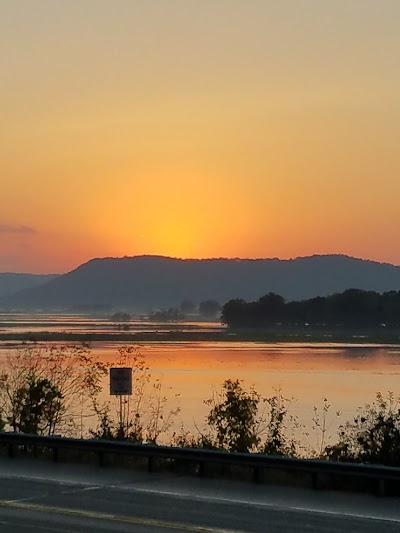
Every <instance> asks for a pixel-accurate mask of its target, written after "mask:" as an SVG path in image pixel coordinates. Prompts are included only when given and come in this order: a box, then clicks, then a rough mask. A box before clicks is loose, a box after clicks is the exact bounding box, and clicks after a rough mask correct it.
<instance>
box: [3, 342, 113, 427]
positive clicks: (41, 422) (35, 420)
mask: <svg viewBox="0 0 400 533" xmlns="http://www.w3.org/2000/svg"><path fill="white" fill-rule="evenodd" d="M106 375H107V365H106V364H104V363H102V362H101V361H99V360H98V359H97V358H96V357H95V356H93V355H92V353H91V350H90V348H89V346H87V345H85V344H82V345H76V346H67V345H61V346H56V345H50V346H49V345H42V344H36V343H33V344H24V345H23V346H22V347H21V348H18V349H16V350H13V351H12V352H10V353H9V355H8V356H7V357H6V359H5V361H4V363H3V365H2V368H1V372H0V407H1V411H2V414H3V418H4V420H5V422H6V424H7V425H8V426H9V427H11V428H12V429H13V430H15V431H24V432H26V431H30V432H34V433H39V434H47V435H53V434H55V433H63V434H74V435H76V434H77V433H78V434H80V435H81V436H82V435H83V425H84V424H83V420H84V419H85V418H86V417H89V416H91V415H92V414H93V403H94V401H95V399H96V397H97V395H98V394H99V393H100V391H101V384H102V379H103V378H104V377H105V376H106ZM6 427H7V426H6Z"/></svg>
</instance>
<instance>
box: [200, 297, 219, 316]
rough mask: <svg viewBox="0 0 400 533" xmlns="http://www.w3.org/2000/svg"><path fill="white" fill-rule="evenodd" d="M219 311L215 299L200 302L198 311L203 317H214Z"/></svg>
mask: <svg viewBox="0 0 400 533" xmlns="http://www.w3.org/2000/svg"><path fill="white" fill-rule="evenodd" d="M220 311H221V306H220V304H219V303H218V302H217V301H215V300H205V301H204V302H200V305H199V313H200V315H201V316H203V317H204V318H210V319H211V318H216V316H217V315H218V313H219V312H220Z"/></svg>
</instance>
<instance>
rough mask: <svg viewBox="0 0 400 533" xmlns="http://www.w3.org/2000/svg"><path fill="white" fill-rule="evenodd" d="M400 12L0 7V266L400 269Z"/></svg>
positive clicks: (393, 2) (171, 3) (374, 3)
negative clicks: (371, 265)
mask: <svg viewBox="0 0 400 533" xmlns="http://www.w3.org/2000/svg"><path fill="white" fill-rule="evenodd" d="M399 24H400V2H399V0H335V1H334V2H332V1H331V0H279V1H276V0H70V1H69V2H64V1H62V0H35V1H30V0H0V72H1V83H0V272H33V273H58V272H60V273H61V272H67V271H70V270H72V269H74V268H76V267H77V266H78V265H79V264H81V263H83V262H86V261H88V260H90V259H91V258H93V257H110V256H113V257H120V256H133V255H142V254H156V255H168V256H172V257H182V258H206V257H243V258H245V257H248V258H261V257H262V258H269V257H280V258H282V259H285V258H292V257H298V256H306V255H312V254H330V253H342V254H348V255H352V256H355V257H362V258H366V259H373V260H376V261H383V262H390V263H394V264H400V246H399V245H398V230H399V226H400V224H399V222H400V210H399V199H400V149H399V146H398V143H399V138H400V98H399V94H400V32H399V31H398V28H399Z"/></svg>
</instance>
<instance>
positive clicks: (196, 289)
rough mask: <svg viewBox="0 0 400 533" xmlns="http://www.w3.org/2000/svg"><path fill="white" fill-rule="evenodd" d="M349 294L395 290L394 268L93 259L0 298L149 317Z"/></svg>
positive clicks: (16, 303) (324, 262)
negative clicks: (172, 309)
mask: <svg viewBox="0 0 400 533" xmlns="http://www.w3.org/2000/svg"><path fill="white" fill-rule="evenodd" d="M349 288H358V289H365V290H375V291H378V292H384V291H389V290H399V289H400V267H398V266H394V265H389V264H383V263H377V262H373V261H366V260H362V259H355V258H352V257H348V256H343V255H325V256H317V255H316V256H311V257H302V258H297V259H291V260H280V259H254V260H252V259H202V260H194V259H171V258H168V257H160V256H137V257H124V258H120V259H115V258H104V259H93V260H91V261H89V262H88V263H85V264H83V265H81V266H79V267H78V268H77V269H75V270H73V271H72V272H70V273H68V274H64V275H62V276H59V277H57V278H55V279H52V280H51V281H49V282H48V283H46V284H44V285H41V286H38V287H34V288H29V289H25V290H23V291H20V292H18V293H16V294H13V295H11V296H7V297H4V298H2V299H0V306H1V307H5V306H7V307H9V308H13V309H21V310H23V309H43V310H47V309H53V310H62V309H71V308H75V309H78V308H80V309H84V308H85V309H89V308H90V307H98V308H102V307H105V306H109V307H112V308H118V309H128V310H133V311H149V310H150V309H157V308H161V307H169V306H175V305H178V304H179V303H180V302H181V301H182V300H188V299H190V300H192V301H194V302H200V301H203V300H207V299H214V300H217V301H219V302H220V303H222V304H223V303H225V302H227V301H228V300H230V299H232V298H243V299H245V300H255V299H257V298H259V297H260V296H262V295H264V294H266V293H268V292H276V293H278V294H280V295H282V296H283V297H284V298H285V299H287V300H302V299H308V298H312V297H314V296H318V295H320V296H324V295H329V294H333V293H335V292H342V291H344V290H346V289H349Z"/></svg>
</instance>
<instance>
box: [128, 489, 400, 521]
mask: <svg viewBox="0 0 400 533" xmlns="http://www.w3.org/2000/svg"><path fill="white" fill-rule="evenodd" d="M120 488H121V487H120ZM130 490H132V491H134V492H146V493H150V494H159V495H165V496H171V497H175V498H181V499H187V500H198V501H210V502H215V503H233V504H242V505H248V506H251V507H266V508H269V509H276V510H282V509H285V510H287V511H298V512H304V513H318V514H325V515H330V516H337V517H345V518H355V519H365V520H378V521H384V522H392V523H395V524H397V523H400V517H399V518H396V517H393V516H392V517H387V516H379V515H371V514H365V513H356V512H350V511H336V510H329V509H318V508H316V507H312V506H298V505H290V504H288V505H286V504H285V505H280V504H278V503H268V502H255V501H250V500H244V499H237V498H224V497H221V496H201V495H198V494H190V493H188V492H178V491H167V490H158V489H149V488H136V487H135V488H132V489H130Z"/></svg>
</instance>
